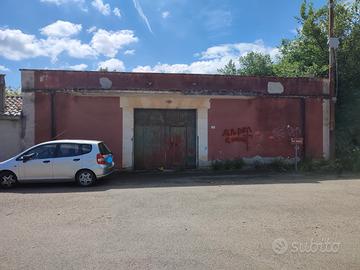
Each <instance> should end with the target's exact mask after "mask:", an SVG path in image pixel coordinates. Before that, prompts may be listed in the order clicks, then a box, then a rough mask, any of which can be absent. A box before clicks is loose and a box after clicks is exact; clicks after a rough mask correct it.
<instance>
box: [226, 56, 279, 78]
mask: <svg viewBox="0 0 360 270" xmlns="http://www.w3.org/2000/svg"><path fill="white" fill-rule="evenodd" d="M239 66H240V68H239V69H236V66H235V63H234V61H233V60H230V61H229V63H227V64H226V65H225V67H224V68H221V69H219V72H220V73H222V74H225V75H242V76H272V75H274V69H273V62H272V60H271V57H270V55H268V54H262V53H257V52H250V53H248V54H247V55H245V56H241V57H240V58H239Z"/></svg>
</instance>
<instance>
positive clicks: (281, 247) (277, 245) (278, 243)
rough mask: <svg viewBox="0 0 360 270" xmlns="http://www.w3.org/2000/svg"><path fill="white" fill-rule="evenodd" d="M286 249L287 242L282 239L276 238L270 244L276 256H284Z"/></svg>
mask: <svg viewBox="0 0 360 270" xmlns="http://www.w3.org/2000/svg"><path fill="white" fill-rule="evenodd" d="M288 247H289V245H288V242H287V241H286V240H285V239H284V238H278V239H275V240H274V241H273V242H272V250H273V251H274V252H275V253H276V254H278V255H282V254H285V253H286V251H287V250H288Z"/></svg>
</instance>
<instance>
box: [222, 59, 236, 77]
mask: <svg viewBox="0 0 360 270" xmlns="http://www.w3.org/2000/svg"><path fill="white" fill-rule="evenodd" d="M218 72H219V73H221V74H224V75H237V74H238V73H237V69H236V65H235V63H234V61H233V60H230V61H229V62H228V63H227V64H226V65H225V66H224V67H223V68H220V69H219V70H218Z"/></svg>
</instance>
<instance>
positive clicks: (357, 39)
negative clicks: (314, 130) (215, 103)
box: [238, 0, 360, 168]
mask: <svg viewBox="0 0 360 270" xmlns="http://www.w3.org/2000/svg"><path fill="white" fill-rule="evenodd" d="M335 4H336V5H335V36H337V37H338V38H339V40H340V47H339V49H338V50H337V53H336V58H337V104H336V123H337V124H336V135H337V136H336V142H337V155H338V156H339V157H354V153H355V154H356V155H357V157H358V158H357V162H358V167H359V168H360V0H352V1H349V0H337V1H335ZM299 13H300V14H299V17H297V18H296V20H297V22H298V24H299V30H298V35H297V36H296V37H295V38H294V39H292V40H283V41H282V43H281V45H280V46H279V49H280V56H279V58H278V59H277V61H276V62H275V63H272V65H271V66H270V62H269V61H268V62H267V65H266V67H267V69H266V70H267V71H268V72H269V73H271V72H270V71H271V70H272V72H273V73H274V74H275V75H277V76H284V77H302V76H306V77H308V76H310V77H312V76H315V77H324V78H326V77H327V76H328V68H329V63H328V61H329V49H328V44H327V43H328V25H329V23H328V21H329V20H328V6H327V5H324V6H323V7H321V8H319V9H315V8H314V6H313V4H312V3H311V2H308V1H306V0H304V1H303V3H302V4H301V7H300V12H299ZM253 58H255V57H253ZM258 63H259V62H258V61H244V62H243V65H241V66H243V72H239V71H238V74H244V73H245V74H246V75H248V74H254V75H263V74H264V73H260V74H259V73H258V72H253V71H254V70H259V69H258V66H259V64H258ZM244 67H245V68H244ZM354 160H356V158H352V160H350V161H349V163H351V164H353V163H354Z"/></svg>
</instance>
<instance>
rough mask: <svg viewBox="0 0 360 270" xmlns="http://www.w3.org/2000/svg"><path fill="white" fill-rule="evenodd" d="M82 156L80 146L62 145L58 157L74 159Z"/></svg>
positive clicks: (72, 144)
mask: <svg viewBox="0 0 360 270" xmlns="http://www.w3.org/2000/svg"><path fill="white" fill-rule="evenodd" d="M79 155H81V149H80V145H79V144H75V143H62V144H60V146H59V151H58V155H57V157H74V156H79Z"/></svg>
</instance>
